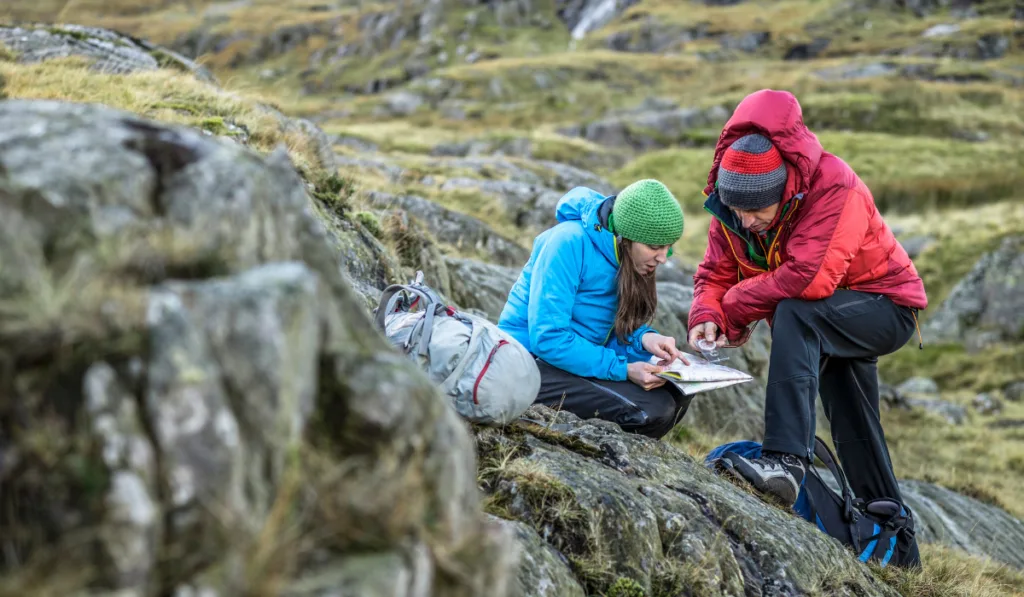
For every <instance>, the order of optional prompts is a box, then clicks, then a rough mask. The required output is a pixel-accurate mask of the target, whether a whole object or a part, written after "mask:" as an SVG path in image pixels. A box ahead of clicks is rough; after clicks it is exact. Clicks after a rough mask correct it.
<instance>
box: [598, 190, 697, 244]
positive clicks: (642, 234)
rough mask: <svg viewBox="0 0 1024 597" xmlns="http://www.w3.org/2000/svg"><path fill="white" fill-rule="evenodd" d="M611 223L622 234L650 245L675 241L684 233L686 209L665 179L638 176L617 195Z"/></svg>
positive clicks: (614, 229)
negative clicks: (669, 188)
mask: <svg viewBox="0 0 1024 597" xmlns="http://www.w3.org/2000/svg"><path fill="white" fill-rule="evenodd" d="M611 225H612V230H613V231H614V232H615V233H616V234H618V235H619V236H621V237H622V238H628V239H629V240H631V241H634V242H638V243H644V244H647V245H654V246H661V245H671V244H673V243H675V242H676V241H677V240H679V237H681V236H682V235H683V209H682V208H681V207H679V202H678V201H676V198H675V197H673V196H672V192H671V191H669V190H668V188H667V187H666V186H665V185H663V184H662V183H660V182H658V181H657V180H653V179H645V180H638V181H636V182H634V183H633V184H631V185H629V186H628V187H626V188H624V189H622V191H621V192H620V193H619V194H618V196H617V197H616V198H615V205H614V206H613V207H612V215H611Z"/></svg>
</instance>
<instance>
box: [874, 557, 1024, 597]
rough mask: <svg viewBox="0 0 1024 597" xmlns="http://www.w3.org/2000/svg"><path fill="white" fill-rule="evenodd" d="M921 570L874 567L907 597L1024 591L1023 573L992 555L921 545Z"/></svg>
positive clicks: (1002, 595) (1001, 595) (1005, 596)
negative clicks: (988, 556) (970, 553)
mask: <svg viewBox="0 0 1024 597" xmlns="http://www.w3.org/2000/svg"><path fill="white" fill-rule="evenodd" d="M921 561H922V564H923V566H922V569H921V570H920V571H908V570H901V569H897V568H885V569H878V568H875V574H877V575H878V576H879V577H880V578H881V579H882V580H884V581H885V582H886V583H888V584H889V585H890V586H892V587H893V588H894V589H896V590H897V591H899V593H900V595H904V596H905V597H1011V596H1015V595H1018V596H1019V595H1022V594H1024V573H1022V572H1021V571H1020V570H1017V569H1014V568H1012V567H1010V566H1007V565H1005V564H1000V563H998V562H995V561H993V560H991V559H990V558H983V557H977V556H970V555H967V554H965V553H964V552H962V551H959V550H955V549H950V548H948V547H943V546H939V545H922V546H921Z"/></svg>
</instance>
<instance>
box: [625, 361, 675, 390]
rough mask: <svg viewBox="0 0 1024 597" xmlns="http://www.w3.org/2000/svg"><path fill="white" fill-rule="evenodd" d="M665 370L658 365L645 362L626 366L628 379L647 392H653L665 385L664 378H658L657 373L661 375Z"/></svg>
mask: <svg viewBox="0 0 1024 597" xmlns="http://www.w3.org/2000/svg"><path fill="white" fill-rule="evenodd" d="M662 371H663V369H662V368H661V367H659V366H658V365H652V364H650V363H645V362H643V361H636V362H634V363H630V364H629V365H626V377H628V378H629V381H631V382H633V383H635V384H636V385H638V386H640V387H641V388H643V389H645V390H653V389H654V388H657V387H659V386H662V385H664V384H665V381H666V379H665V378H664V377H658V376H657V375H655V373H661V372H662Z"/></svg>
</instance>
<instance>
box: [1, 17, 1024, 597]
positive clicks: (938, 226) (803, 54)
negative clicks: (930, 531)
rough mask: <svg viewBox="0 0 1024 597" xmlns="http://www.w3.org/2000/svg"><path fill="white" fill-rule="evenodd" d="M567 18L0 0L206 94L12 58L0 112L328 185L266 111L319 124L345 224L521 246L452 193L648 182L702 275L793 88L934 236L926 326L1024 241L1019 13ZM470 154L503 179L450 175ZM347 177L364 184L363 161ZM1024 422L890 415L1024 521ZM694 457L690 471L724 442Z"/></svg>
mask: <svg viewBox="0 0 1024 597" xmlns="http://www.w3.org/2000/svg"><path fill="white" fill-rule="evenodd" d="M563 18H566V17H565V15H564V14H561V15H560V13H559V6H558V3H556V2H555V0H535V1H533V2H527V1H519V0H501V1H497V2H490V3H487V4H481V5H475V4H474V5H471V4H470V3H463V2H455V1H448V0H445V1H442V2H436V3H426V2H403V3H398V2H391V1H388V0H380V1H377V2H362V1H356V0H339V1H328V0H279V1H271V0H249V1H247V2H237V1H214V0H182V1H176V0H159V1H145V0H103V1H101V0H67V1H65V0H58V1H53V0H36V1H33V2H25V1H21V0H9V1H8V2H6V3H5V6H4V7H3V8H2V9H0V22H7V23H28V22H46V23H76V24H82V25H93V26H102V27H109V28H113V29H116V30H118V31H121V32H123V33H127V34H130V35H134V36H137V37H140V38H145V39H148V40H150V41H152V42H154V43H159V44H166V45H168V46H169V47H171V48H172V49H174V50H176V51H179V52H181V53H183V54H185V55H187V56H190V57H192V58H195V59H196V60H197V61H198V62H200V63H202V64H204V65H206V66H208V67H209V68H210V70H211V71H212V72H213V73H214V74H215V76H216V77H217V79H218V81H219V84H220V87H219V88H218V87H213V86H211V85H208V84H206V83H201V82H199V81H197V80H196V79H195V78H193V77H191V76H189V75H186V74H183V73H180V72H173V71H167V70H161V71H155V72H149V73H136V74H132V75H116V74H102V73H97V72H94V71H91V70H89V69H88V68H87V67H86V66H85V64H84V63H83V62H82V61H81V60H77V59H66V60H61V61H48V62H45V63H41V64H22V63H18V62H16V61H15V58H16V56H15V55H14V54H13V53H12V52H10V50H4V49H3V48H2V47H0V96H4V97H10V98H62V99H70V100H73V101H85V102H102V103H106V104H110V105H113V106H116V107H120V108H124V109H128V110H131V111H134V112H138V113H140V114H144V115H147V116H150V117H154V118H158V119H162V120H168V121H173V122H180V123H184V124H189V125H192V126H196V127H198V128H202V129H205V130H207V131H209V132H210V133H212V134H223V135H245V136H246V137H247V139H248V141H249V143H250V144H251V145H253V146H254V147H256V148H257V149H260V150H263V151H269V150H270V149H271V148H273V147H274V146H275V145H276V144H278V143H282V142H283V143H284V144H286V146H287V147H288V149H289V151H290V153H291V155H292V156H293V158H294V159H295V160H296V162H297V163H298V164H299V165H300V166H302V167H304V168H306V169H307V170H308V171H309V172H310V173H311V174H313V175H314V176H318V177H326V176H327V175H329V174H332V173H329V172H317V164H318V160H317V158H316V155H315V149H314V148H313V146H312V144H311V141H310V139H309V138H308V137H306V136H305V135H304V134H303V133H301V132H297V131H295V130H286V129H284V128H282V127H281V126H280V122H279V121H278V120H277V119H276V118H275V117H274V116H273V115H271V114H270V113H268V112H267V111H265V110H263V109H262V108H260V107H259V106H260V105H273V106H276V107H278V108H280V109H281V110H282V111H284V112H286V113H288V114H290V115H293V116H302V117H307V118H310V119H311V120H314V121H315V122H317V123H318V124H319V125H320V126H321V127H322V128H323V129H324V130H325V131H326V132H327V133H329V134H330V135H332V136H333V138H334V139H335V147H334V148H335V151H336V152H337V154H338V155H340V156H342V157H345V158H350V159H351V160H353V162H347V164H348V165H345V166H343V167H342V169H341V170H340V171H339V172H338V173H336V174H337V175H338V176H336V177H335V178H334V179H332V180H333V182H334V183H335V184H333V185H332V186H330V188H331V189H333V190H334V191H337V192H334V193H333V195H332V196H335V197H337V196H343V197H344V200H345V201H346V202H352V203H353V204H355V207H356V209H357V210H358V209H362V208H363V207H364V206H365V205H366V200H367V199H366V196H367V194H368V192H370V191H386V192H391V193H396V194H411V195H417V196H422V197H425V198H427V199H430V200H433V201H434V202H436V203H439V204H442V205H444V206H446V207H447V208H449V209H452V210H454V211H458V212H464V213H467V214H470V215H473V216H475V217H478V218H480V219H482V220H484V221H486V222H487V223H488V224H490V225H491V227H492V228H493V229H494V230H496V231H498V232H500V233H501V234H502V235H503V236H504V237H507V238H510V239H513V240H517V241H519V242H520V243H521V244H523V245H524V246H527V247H528V246H529V242H530V239H531V238H532V234H533V230H532V229H529V228H527V227H525V226H523V225H522V224H521V222H519V221H518V220H517V219H516V218H515V217H513V216H511V215H510V213H509V210H508V208H507V205H506V201H504V200H503V199H501V198H499V197H497V196H494V195H490V194H487V193H481V192H477V191H476V190H475V189H473V188H469V189H468V190H467V188H466V187H464V186H463V187H461V190H460V187H459V186H458V185H446V184H445V183H446V182H449V181H452V180H458V181H463V182H464V181H466V180H470V181H473V180H477V181H487V182H494V181H512V182H515V181H516V180H517V177H521V172H534V173H537V175H538V176H540V177H541V178H545V179H547V178H549V177H550V176H551V174H550V172H549V171H548V170H545V169H544V168H545V167H544V166H542V165H540V162H539V161H538V160H551V161H555V162H561V163H565V164H570V165H572V166H575V167H579V168H584V169H587V170H592V171H593V172H595V173H597V174H598V175H600V176H601V177H603V178H604V179H606V180H607V181H609V182H610V183H611V186H613V187H621V186H624V185H626V184H628V183H629V182H631V181H633V180H635V179H637V178H641V177H657V178H659V179H661V180H663V181H664V182H665V183H666V184H667V185H668V186H669V187H670V188H671V189H672V190H673V191H674V192H675V194H676V196H677V198H678V199H679V200H680V202H681V204H682V205H683V208H684V211H685V213H686V222H687V224H686V230H685V233H684V236H683V238H682V239H681V240H680V242H679V244H678V246H677V247H676V248H677V251H676V255H677V258H678V259H679V260H680V261H683V262H686V263H688V264H693V263H694V262H696V261H697V260H698V259H699V258H700V257H701V255H703V252H704V247H705V234H706V229H707V224H708V220H707V217H706V215H705V214H704V212H703V211H702V210H701V202H702V200H703V197H702V195H701V189H702V188H703V185H704V181H705V180H706V178H707V174H708V171H707V170H708V167H709V166H710V160H711V155H712V151H713V145H714V142H715V141H716V139H717V136H718V133H719V132H720V129H721V124H722V121H723V114H724V115H727V114H728V113H729V111H730V110H731V109H732V108H733V107H734V106H735V105H736V103H737V102H738V101H739V100H740V99H742V97H744V96H745V95H746V94H748V93H749V92H751V91H754V90H756V89H758V88H762V87H772V88H779V89H787V90H790V91H792V92H794V93H795V94H797V96H798V98H799V99H800V101H801V103H802V105H803V108H804V115H805V120H806V122H807V123H808V125H809V126H811V127H812V129H813V130H814V131H815V132H816V133H817V134H818V136H819V138H820V139H821V141H822V143H823V145H824V146H825V148H826V150H828V151H831V152H833V153H835V154H837V155H839V156H840V157H842V158H843V159H844V160H846V161H847V162H849V163H850V164H851V165H852V166H853V167H854V168H855V169H856V170H857V171H858V172H859V173H860V174H861V176H862V177H863V178H864V179H865V180H866V181H867V182H868V184H869V185H870V187H871V189H872V191H873V193H874V195H875V198H876V202H877V203H878V205H879V207H880V209H882V210H883V213H885V215H886V218H887V219H888V220H889V221H890V223H891V224H892V225H893V226H894V227H895V228H896V229H897V230H898V232H899V236H900V238H901V239H904V240H906V239H910V238H913V237H920V236H930V237H932V238H933V242H932V243H931V245H930V246H929V247H928V248H926V249H925V250H924V251H923V252H922V253H921V254H920V255H919V256H918V257H917V258H916V259H915V262H916V264H917V267H918V269H919V270H920V272H921V274H922V276H923V277H924V279H925V282H926V286H927V289H928V293H929V298H930V300H931V302H932V305H934V306H936V307H937V306H938V305H939V304H940V303H941V301H942V300H943V299H944V298H945V297H946V296H948V294H949V292H950V290H951V289H952V287H953V285H954V284H955V283H956V282H957V281H958V280H959V279H960V278H961V277H962V276H963V275H964V274H965V273H966V272H967V271H969V270H970V268H971V267H972V265H973V264H974V262H975V261H976V260H977V259H978V258H979V257H980V256H981V255H983V254H984V253H986V252H987V251H990V250H992V249H993V248H994V247H995V246H997V245H998V243H999V241H1000V239H1001V238H1003V237H1004V236H1006V235H1009V234H1021V233H1024V141H1022V140H1024V25H1022V22H1024V7H1022V6H1021V5H1020V3H1019V1H1016V2H1015V1H1014V0H985V1H980V2H974V3H970V4H966V5H965V4H962V3H950V2H946V1H936V2H932V3H925V2H916V3H911V2H896V1H894V0H777V1H768V0H763V1H744V2H739V3H737V4H732V5H727V6H722V5H719V4H717V3H714V2H709V3H703V2H695V1H691V0H641V1H640V2H637V3H636V4H634V5H632V6H630V7H629V8H628V9H627V10H625V11H624V12H623V13H621V14H619V15H616V16H615V18H613V19H612V20H611V21H610V22H608V23H606V24H605V25H604V26H602V27H600V28H598V29H596V30H593V31H590V32H588V33H587V34H586V35H583V36H582V37H579V38H575V37H574V36H573V34H572V31H573V28H574V27H575V26H576V25H578V23H575V22H568V23H567V22H565V21H564V20H563ZM453 148H455V149H453ZM458 148H461V149H458ZM473 148H477V149H473ZM474 151H476V152H478V153H479V154H480V155H482V156H493V154H495V153H499V154H501V155H502V156H503V157H500V158H497V159H500V160H501V163H498V164H495V163H493V162H488V163H487V164H486V165H482V163H481V162H474V161H472V160H469V159H467V160H461V161H459V160H447V159H443V156H446V155H450V154H452V152H455V153H456V154H457V155H460V156H465V155H468V156H470V157H472V156H474V155H476V154H474V153H473V152H474ZM359 160H362V161H363V162H360V163H364V164H365V163H369V162H372V164H371V165H372V167H371V166H367V165H364V166H357V165H352V164H354V163H357V162H358V161H359ZM513 166H514V167H515V168H520V169H522V170H520V171H515V170H510V169H509V168H511V167H513ZM503 168H504V169H503ZM551 184H552V185H553V187H557V186H558V183H557V182H552V183H551ZM367 222H369V223H372V222H373V220H372V217H368V218H367ZM444 250H445V252H448V253H453V254H473V249H472V248H465V247H459V246H446V247H444ZM931 311H933V310H929V312H925V313H924V314H923V316H924V318H925V320H927V318H928V317H929V315H930V312H931ZM880 368H881V371H882V376H883V378H884V379H885V380H886V381H888V382H890V383H898V382H900V381H902V380H904V379H906V378H908V377H910V376H913V375H923V376H928V377H933V378H934V379H935V380H936V381H937V382H938V383H939V385H940V388H941V391H942V398H943V399H947V400H950V401H952V402H956V403H959V404H969V403H970V401H971V399H972V398H973V396H974V395H975V394H976V393H977V392H979V391H991V392H993V393H994V394H995V395H996V396H997V397H998V396H1000V395H1001V394H1000V391H1001V389H1002V388H1004V387H1005V386H1006V384H1008V383H1009V382H1011V381H1021V380H1024V373H1021V372H1022V371H1024V347H1022V346H1021V345H1020V344H1004V345H1000V346H997V347H996V348H995V349H993V350H992V351H989V352H987V353H983V354H980V355H979V354H970V353H968V352H966V351H965V350H964V349H962V348H961V347H959V346H955V345H954V346H949V345H936V344H932V343H929V342H928V341H927V339H926V349H925V350H924V351H919V350H918V349H917V346H916V342H915V343H912V344H911V345H908V347H906V348H904V349H903V350H901V351H899V352H898V353H896V354H895V355H892V356H889V357H885V358H883V359H882V360H881V362H880ZM1021 417H1024V411H1022V410H1021V407H1020V405H1019V404H1009V405H1007V408H1006V410H1004V412H1003V413H1001V414H998V415H986V416H981V415H973V414H972V416H971V417H970V418H969V420H968V421H967V422H966V423H965V424H964V425H962V426H953V425H949V424H947V423H945V422H943V421H940V420H938V419H937V418H936V417H933V416H931V415H927V414H925V413H921V412H911V413H906V412H901V411H893V412H886V413H884V414H883V418H884V422H885V423H886V429H887V434H888V437H889V440H890V447H891V450H892V455H893V459H894V464H895V467H896V469H897V473H898V474H899V475H900V476H902V477H913V478H921V479H926V480H930V481H934V482H938V483H941V484H944V485H947V486H950V487H953V488H956V489H959V490H962V491H966V492H968V493H971V494H973V495H975V496H977V497H981V498H983V499H986V500H988V501H992V502H995V503H998V504H1001V505H1002V506H1003V507H1005V508H1006V509H1007V510H1008V511H1010V512H1012V513H1014V514H1015V515H1017V516H1018V517H1022V516H1024V499H1022V498H1021V497H1020V496H1021V495H1024V474H1022V473H1024V465H1022V464H1021V463H1022V462H1024V452H1022V451H1021V449H1020V448H1019V446H1020V445H1021V443H1020V440H1021V437H1020V430H1019V428H1018V429H1016V430H1015V429H1013V428H1010V427H1005V428H999V429H992V428H991V427H990V426H989V425H990V424H991V423H993V422H995V421H999V420H1012V419H1014V418H1018V419H1019V418H1021ZM685 437H687V438H689V439H687V440H680V441H685V442H689V447H690V449H691V450H693V451H695V452H700V451H701V450H704V449H707V448H709V447H710V446H711V445H713V444H712V443H711V442H712V441H718V440H725V439H735V438H706V437H704V438H702V437H695V436H694V435H693V434H687V435H685ZM925 555H926V558H928V561H929V564H928V568H927V570H926V574H924V575H918V576H913V575H904V574H895V573H892V572H889V573H886V576H887V578H888V580H890V581H891V582H892V583H893V584H894V586H896V587H898V588H899V589H900V591H901V592H902V593H903V594H905V595H968V594H969V595H1009V594H1015V593H1016V594H1019V593H1020V592H1024V577H1022V576H1021V575H1020V574H1018V573H1015V572H1011V571H1007V570H1005V569H1001V568H999V567H996V566H993V565H989V564H981V563H979V562H978V561H977V560H976V559H971V558H967V557H966V556H964V555H962V554H958V553H956V552H952V551H948V550H938V549H929V550H928V551H926V552H925Z"/></svg>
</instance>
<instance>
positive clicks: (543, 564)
mask: <svg viewBox="0 0 1024 597" xmlns="http://www.w3.org/2000/svg"><path fill="white" fill-rule="evenodd" d="M494 520H495V521H497V522H498V524H501V525H502V526H504V527H507V528H508V529H509V530H511V531H512V532H513V533H515V536H516V541H517V543H518V544H519V548H520V549H521V550H522V558H521V560H520V561H521V564H520V568H519V573H518V574H517V575H516V587H515V588H513V590H512V593H511V595H514V596H515V597H585V596H586V593H584V591H583V587H581V586H580V583H579V581H577V580H576V578H575V577H574V576H573V575H572V569H571V568H569V565H568V564H567V563H566V560H565V556H563V555H562V554H560V553H559V552H558V551H557V550H556V549H555V548H553V547H551V545H549V544H547V543H545V542H544V540H543V539H541V537H540V535H538V534H537V531H535V530H533V528H531V527H529V526H527V525H526V524H523V523H521V522H518V521H514V520H504V519H501V518H497V517H494Z"/></svg>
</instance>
